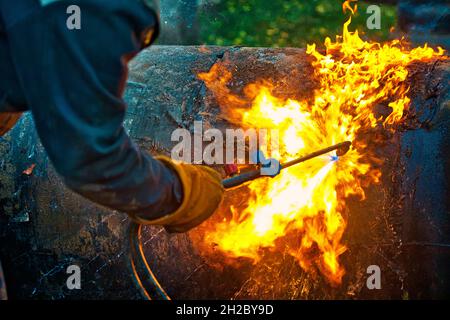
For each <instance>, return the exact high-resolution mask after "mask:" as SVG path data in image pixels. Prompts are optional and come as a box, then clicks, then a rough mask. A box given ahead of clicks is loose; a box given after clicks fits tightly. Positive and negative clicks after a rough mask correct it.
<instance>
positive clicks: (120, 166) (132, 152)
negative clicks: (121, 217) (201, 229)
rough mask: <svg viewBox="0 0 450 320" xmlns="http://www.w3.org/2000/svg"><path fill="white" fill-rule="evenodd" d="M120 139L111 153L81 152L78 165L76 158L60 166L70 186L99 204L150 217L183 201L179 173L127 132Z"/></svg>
mask: <svg viewBox="0 0 450 320" xmlns="http://www.w3.org/2000/svg"><path fill="white" fill-rule="evenodd" d="M120 140H121V142H120V143H117V145H116V147H114V146H113V147H112V148H111V150H110V151H109V152H106V153H104V154H101V153H100V152H96V154H86V153H85V152H80V153H79V154H78V157H77V158H78V160H79V161H78V164H76V163H77V159H72V160H71V162H72V163H73V166H63V167H65V168H60V169H61V172H60V173H61V175H62V176H63V177H64V178H65V181H66V183H67V185H68V186H69V187H70V188H71V189H73V190H74V191H75V192H77V193H79V194H81V195H83V196H85V197H87V198H89V199H91V200H93V201H95V202H97V203H100V204H102V205H105V206H107V207H109V208H112V209H116V210H120V211H123V212H127V213H130V214H133V215H139V216H140V217H143V218H146V219H155V218H159V217H161V216H163V215H166V214H168V213H170V212H173V211H174V210H176V209H177V208H178V206H179V205H180V204H181V201H182V187H181V184H180V181H179V179H178V177H177V175H176V174H175V173H174V172H173V171H172V170H170V169H169V168H167V167H166V166H164V165H163V164H162V163H160V162H159V161H157V160H155V159H153V158H152V157H151V156H150V155H148V154H147V153H146V152H145V151H141V150H139V149H138V148H137V147H136V146H135V145H134V144H133V143H132V142H131V140H129V138H128V137H127V136H126V135H125V134H123V137H121V138H120ZM86 159H92V160H90V161H86ZM70 167H72V169H71V168H70ZM68 170H70V171H72V172H69V171H68Z"/></svg>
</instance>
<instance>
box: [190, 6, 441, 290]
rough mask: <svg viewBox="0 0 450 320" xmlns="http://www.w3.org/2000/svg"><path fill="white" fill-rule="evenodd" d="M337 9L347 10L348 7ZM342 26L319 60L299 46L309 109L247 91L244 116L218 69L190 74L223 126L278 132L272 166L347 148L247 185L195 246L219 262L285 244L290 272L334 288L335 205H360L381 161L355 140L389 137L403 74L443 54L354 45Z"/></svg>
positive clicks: (340, 217) (341, 208)
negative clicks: (313, 274) (212, 247)
mask: <svg viewBox="0 0 450 320" xmlns="http://www.w3.org/2000/svg"><path fill="white" fill-rule="evenodd" d="M345 8H347V9H353V8H351V6H350V5H349V4H348V3H347V5H346V6H345ZM354 10H356V8H354ZM350 23H351V18H350V19H348V21H347V22H346V23H345V24H344V27H343V34H342V36H337V37H336V41H334V42H333V41H332V40H331V39H330V38H327V39H326V40H325V47H326V51H325V52H324V53H321V52H319V51H318V50H317V49H316V46H315V45H314V44H313V45H309V46H308V47H307V53H308V54H309V55H311V56H312V57H314V61H313V62H312V65H313V67H314V69H315V76H316V77H317V78H318V79H319V80H320V86H319V87H318V89H317V90H316V91H315V98H314V101H313V103H307V102H303V101H296V100H293V99H289V98H280V97H276V96H274V95H273V94H272V86H271V84H270V83H269V82H267V81H266V82H264V83H263V84H249V85H247V87H246V90H245V92H246V96H247V98H248V99H250V100H251V105H252V107H251V108H250V109H249V108H247V109H246V108H245V103H246V102H247V101H246V98H242V97H238V96H236V95H233V94H232V93H231V91H230V90H229V89H228V88H227V83H228V82H229V80H230V79H231V78H232V75H231V73H230V72H229V71H228V70H226V68H225V66H224V65H222V64H216V65H215V66H213V68H211V70H210V71H209V72H207V73H201V74H199V75H198V76H199V78H200V79H202V80H203V81H204V82H205V83H206V85H207V87H208V88H209V89H210V90H211V91H212V92H213V93H214V95H215V96H216V98H217V100H218V102H219V104H220V105H221V109H222V111H223V115H225V117H226V118H227V119H228V120H230V121H232V122H234V123H236V124H239V125H241V126H242V127H253V128H275V129H278V130H279V135H280V140H281V145H280V155H279V156H280V160H281V161H287V160H291V159H294V158H296V157H298V156H301V155H305V154H308V153H310V152H313V151H316V150H318V149H321V148H324V147H327V146H330V145H333V144H336V143H339V142H343V141H347V140H350V141H353V146H352V148H351V149H350V150H349V152H348V153H347V154H345V156H342V157H340V158H339V159H338V160H336V159H332V158H331V157H330V156H329V155H326V156H322V157H319V158H314V159H312V160H309V161H308V162H305V163H303V164H301V165H297V166H293V167H290V168H288V169H286V170H283V171H282V172H281V174H280V175H278V176H277V177H275V178H265V179H259V180H255V181H253V182H252V183H250V184H249V185H248V198H249V200H248V202H247V203H246V205H245V206H244V207H240V208H231V210H232V212H233V215H232V218H231V219H224V220H223V221H222V222H220V223H218V224H216V225H214V226H213V228H212V229H211V230H209V231H208V232H207V234H206V236H205V237H204V241H205V242H206V243H216V244H217V248H219V249H220V250H221V251H222V252H223V253H224V254H226V255H227V256H229V257H249V258H252V259H254V260H255V261H258V259H260V251H261V248H276V247H277V243H278V241H279V240H280V239H283V238H285V237H287V236H289V235H294V239H295V240H294V241H290V242H289V246H288V250H287V251H288V252H289V253H290V254H291V255H292V256H293V257H295V258H296V259H297V261H298V263H299V265H300V266H301V267H302V268H303V269H305V270H313V268H317V269H318V270H320V271H321V273H322V274H323V275H324V276H325V277H326V279H327V280H328V281H329V282H330V284H332V285H338V284H340V283H341V281H342V277H343V275H344V273H345V270H344V268H343V266H342V265H341V263H340V262H339V256H340V255H341V254H342V253H343V252H345V250H346V247H345V245H344V244H342V241H341V240H342V235H343V233H344V230H345V227H346V218H345V215H344V213H345V203H344V199H345V197H347V196H349V195H358V196H360V197H361V199H364V190H363V187H364V186H366V185H368V184H370V183H377V182H378V181H379V178H380V175H381V172H380V171H379V170H377V169H375V168H374V167H373V164H375V163H380V161H381V159H378V158H377V157H376V156H375V155H374V154H373V152H370V149H369V148H368V146H367V145H368V144H367V143H366V142H365V141H364V139H362V138H360V133H361V132H364V131H366V130H367V129H369V128H374V127H376V126H384V128H385V130H393V129H394V127H393V126H394V125H395V124H397V123H399V122H401V121H402V119H403V113H404V111H405V110H406V109H407V108H408V106H409V103H410V99H409V98H408V97H407V93H408V91H409V88H408V87H407V85H406V84H405V80H406V78H407V76H408V70H407V66H408V65H409V64H410V63H411V62H412V61H416V60H421V61H426V60H428V59H432V58H436V57H441V56H443V55H444V50H443V49H441V48H439V49H438V50H437V51H435V50H433V49H432V48H429V47H428V46H427V45H425V46H423V47H419V48H415V49H412V50H409V49H407V48H406V46H405V44H404V41H402V40H394V41H391V42H389V43H386V44H380V43H371V42H367V41H364V40H362V39H361V38H360V37H359V35H358V32H357V31H356V32H350V31H349V30H348V26H349V25H350ZM382 103H384V105H388V106H389V108H390V113H389V115H388V116H382V115H377V114H376V112H375V111H374V107H375V106H376V105H379V104H382Z"/></svg>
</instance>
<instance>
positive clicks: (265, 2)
mask: <svg viewBox="0 0 450 320" xmlns="http://www.w3.org/2000/svg"><path fill="white" fill-rule="evenodd" d="M341 4H342V1H340V0H222V1H219V2H218V3H216V4H214V5H207V6H206V7H205V9H204V10H203V11H202V12H201V14H200V25H201V31H200V34H201V41H202V43H205V44H210V45H243V46H262V47H287V46H289V47H305V46H306V44H309V43H323V40H324V39H325V37H327V36H329V37H331V38H332V39H333V40H334V38H335V35H338V34H341V33H342V25H343V23H344V22H345V20H346V19H347V18H348V14H344V13H343V12H342V6H341ZM368 5H369V4H368V3H366V2H359V3H358V13H357V14H356V16H355V17H354V19H353V21H352V24H351V26H350V29H351V30H354V29H356V28H357V29H358V30H359V31H360V33H363V34H365V35H366V36H367V37H369V38H372V39H376V40H385V39H387V38H388V37H389V34H390V32H389V30H390V28H391V27H393V26H395V24H396V21H395V20H396V11H395V7H394V6H390V5H380V7H381V30H368V29H367V27H366V19H367V18H368V17H369V15H368V14H367V13H366V9H367V7H368Z"/></svg>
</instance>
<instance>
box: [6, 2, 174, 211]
mask: <svg viewBox="0 0 450 320" xmlns="http://www.w3.org/2000/svg"><path fill="white" fill-rule="evenodd" d="M93 2H95V1H79V2H78V6H79V7H80V9H81V29H75V30H69V29H68V28H67V26H66V21H67V18H68V14H67V12H66V9H67V3H66V2H65V1H59V2H55V3H53V4H50V5H48V6H46V7H44V8H40V9H39V10H36V11H35V12H33V13H32V14H30V15H28V16H27V17H26V18H24V19H21V20H19V21H18V22H15V23H14V24H12V25H10V26H9V27H8V30H7V33H8V37H9V39H10V40H9V41H10V47H11V54H12V56H13V57H14V64H15V68H16V70H17V73H18V75H19V78H20V81H21V84H22V87H23V91H24V92H25V95H26V100H27V102H28V104H29V106H30V109H31V111H32V114H33V118H34V120H35V124H36V128H37V131H38V134H39V136H40V139H41V141H42V144H43V145H44V147H45V148H46V151H47V153H48V155H49V158H50V159H51V160H52V162H53V164H54V166H55V168H56V170H57V171H58V173H59V174H61V175H62V177H63V178H64V180H65V181H66V183H67V185H68V186H69V187H70V188H71V189H73V190H74V191H75V192H77V193H79V194H81V195H83V196H85V197H87V198H89V199H91V200H93V201H94V202H97V203H99V204H102V205H105V206H107V207H109V208H112V209H117V210H120V211H124V212H127V213H130V214H134V215H139V216H140V217H143V218H148V219H152V218H158V217H161V216H163V215H165V214H167V213H170V212H172V211H174V210H176V208H177V207H178V206H179V205H180V203H181V201H182V187H181V184H180V181H179V179H178V177H177V175H176V174H175V173H174V172H173V171H171V170H170V169H169V168H167V167H165V166H164V165H163V164H162V163H161V162H159V161H157V160H155V159H153V158H152V157H151V156H150V155H149V154H147V153H146V152H145V151H142V150H140V149H139V148H138V147H137V146H136V145H135V144H134V143H133V141H132V140H131V139H130V138H129V136H128V135H127V133H126V131H125V130H124V128H123V126H122V122H123V119H124V114H125V109H126V105H125V103H124V101H123V100H122V98H121V97H122V94H123V90H124V87H125V81H126V75H127V62H128V60H129V59H130V58H131V57H133V56H134V55H135V54H136V53H137V52H138V51H139V50H140V49H141V48H142V42H141V40H142V39H145V38H146V37H145V35H144V36H143V35H142V33H143V32H149V31H152V29H154V28H156V27H157V26H156V24H157V21H156V17H155V15H154V14H153V13H152V12H151V10H149V9H148V8H147V7H145V6H144V5H143V4H142V3H141V2H138V1H120V0H110V1H107V2H103V4H102V5H101V6H100V5H96V4H93ZM96 2H97V3H98V2H99V1H96ZM125 4H126V5H125Z"/></svg>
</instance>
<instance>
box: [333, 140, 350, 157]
mask: <svg viewBox="0 0 450 320" xmlns="http://www.w3.org/2000/svg"><path fill="white" fill-rule="evenodd" d="M351 145H352V143H351V142H350V141H344V142H342V143H341V145H340V146H339V148H338V149H337V150H336V155H337V156H338V157H340V156H343V155H344V154H346V153H347V152H348V150H350V146H351Z"/></svg>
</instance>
